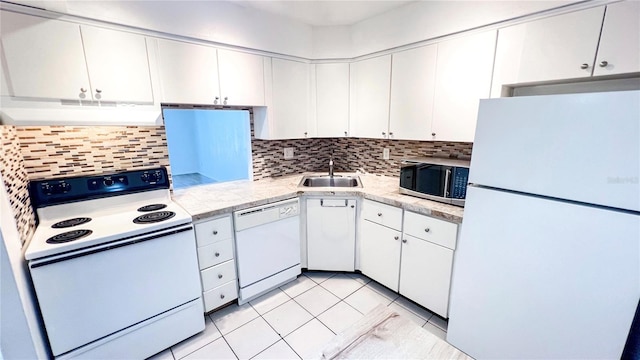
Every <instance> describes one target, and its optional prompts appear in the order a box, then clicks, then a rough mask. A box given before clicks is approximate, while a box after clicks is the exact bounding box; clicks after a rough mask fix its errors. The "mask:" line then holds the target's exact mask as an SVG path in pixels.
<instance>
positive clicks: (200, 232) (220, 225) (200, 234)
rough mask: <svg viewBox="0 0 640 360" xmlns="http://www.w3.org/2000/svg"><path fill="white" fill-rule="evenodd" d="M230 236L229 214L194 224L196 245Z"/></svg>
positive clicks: (203, 244)
mask: <svg viewBox="0 0 640 360" xmlns="http://www.w3.org/2000/svg"><path fill="white" fill-rule="evenodd" d="M230 238H231V216H225V217H222V218H219V219H214V220H210V221H207V222H203V223H200V224H196V242H197V243H198V246H207V245H209V244H213V243H215V242H218V241H222V240H227V239H230Z"/></svg>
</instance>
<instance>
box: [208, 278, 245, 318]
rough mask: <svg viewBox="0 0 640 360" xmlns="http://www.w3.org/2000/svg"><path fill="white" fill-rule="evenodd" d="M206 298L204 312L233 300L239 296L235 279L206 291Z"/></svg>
mask: <svg viewBox="0 0 640 360" xmlns="http://www.w3.org/2000/svg"><path fill="white" fill-rule="evenodd" d="M203 298H204V312H209V311H211V310H213V309H215V308H217V307H220V306H222V305H224V304H226V303H228V302H230V301H232V300H235V299H237V298H238V288H237V286H236V282H235V281H229V282H228V283H226V284H224V285H222V286H219V287H217V288H213V289H211V290H209V291H205V292H204V294H203Z"/></svg>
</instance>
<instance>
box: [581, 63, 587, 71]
mask: <svg viewBox="0 0 640 360" xmlns="http://www.w3.org/2000/svg"><path fill="white" fill-rule="evenodd" d="M588 68H589V64H582V65H580V69H582V70H585V69H588Z"/></svg>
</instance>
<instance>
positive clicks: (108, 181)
mask: <svg viewBox="0 0 640 360" xmlns="http://www.w3.org/2000/svg"><path fill="white" fill-rule="evenodd" d="M102 183H103V184H104V186H111V185H113V179H111V178H104V181H103V182H102Z"/></svg>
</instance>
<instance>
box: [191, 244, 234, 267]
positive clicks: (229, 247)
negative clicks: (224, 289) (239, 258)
mask: <svg viewBox="0 0 640 360" xmlns="http://www.w3.org/2000/svg"><path fill="white" fill-rule="evenodd" d="M231 259H233V242H232V241H231V239H227V240H224V241H219V242H216V243H213V244H211V245H207V246H203V247H199V248H198V263H199V264H200V270H204V269H206V268H208V267H209V266H213V265H217V264H220V263H222V262H224V261H227V260H231Z"/></svg>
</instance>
